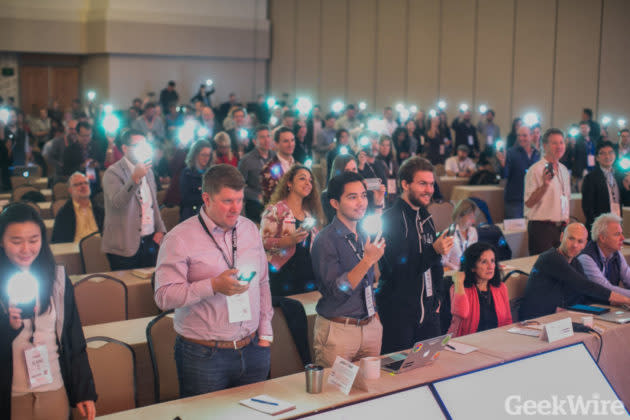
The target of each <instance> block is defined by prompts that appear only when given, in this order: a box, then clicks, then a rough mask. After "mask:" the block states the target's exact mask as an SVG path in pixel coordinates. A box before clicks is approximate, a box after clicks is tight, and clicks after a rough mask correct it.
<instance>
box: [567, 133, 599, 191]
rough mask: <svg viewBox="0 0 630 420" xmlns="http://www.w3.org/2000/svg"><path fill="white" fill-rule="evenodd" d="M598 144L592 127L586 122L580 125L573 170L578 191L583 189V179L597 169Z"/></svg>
mask: <svg viewBox="0 0 630 420" xmlns="http://www.w3.org/2000/svg"><path fill="white" fill-rule="evenodd" d="M596 144H597V142H595V141H593V137H592V136H591V134H590V127H589V125H588V123H587V122H586V121H582V122H581V123H580V135H579V136H578V138H577V139H576V140H575V151H574V155H573V162H571V164H572V166H571V169H572V171H573V177H574V178H575V180H576V183H577V186H578V190H580V189H581V187H582V180H583V178H584V177H585V176H586V175H587V174H588V173H589V172H591V171H592V170H593V169H595V151H596Z"/></svg>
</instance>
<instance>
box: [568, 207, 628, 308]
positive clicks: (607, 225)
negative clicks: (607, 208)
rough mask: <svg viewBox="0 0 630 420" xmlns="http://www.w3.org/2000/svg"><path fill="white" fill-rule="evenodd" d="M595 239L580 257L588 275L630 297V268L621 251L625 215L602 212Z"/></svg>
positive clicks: (596, 224) (593, 230)
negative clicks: (622, 221)
mask: <svg viewBox="0 0 630 420" xmlns="http://www.w3.org/2000/svg"><path fill="white" fill-rule="evenodd" d="M591 238H592V239H593V240H592V241H591V242H589V243H588V244H587V245H586V247H585V248H584V250H583V251H582V254H580V256H578V260H579V261H580V263H581V264H582V268H583V269H584V274H585V275H586V277H587V278H588V279H589V280H590V281H592V282H593V283H597V284H600V285H602V286H604V287H605V288H607V289H608V290H611V291H613V292H617V293H619V294H622V295H624V296H628V297H630V290H629V289H630V267H628V263H627V262H626V259H625V257H624V256H623V255H622V254H621V248H622V246H623V239H624V238H623V231H622V229H621V218H620V217H619V216H617V215H615V214H613V213H604V214H602V215H600V216H599V217H597V218H596V219H595V221H594V222H593V227H592V228H591Z"/></svg>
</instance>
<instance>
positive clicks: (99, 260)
mask: <svg viewBox="0 0 630 420" xmlns="http://www.w3.org/2000/svg"><path fill="white" fill-rule="evenodd" d="M101 239H102V238H101V234H100V233H98V232H94V233H90V234H89V235H88V236H86V237H85V238H82V239H81V240H80V241H79V255H80V256H81V264H82V265H83V272H84V273H87V274H89V273H102V272H107V271H111V270H112V269H111V267H110V265H109V260H108V259H107V255H105V254H104V253H103V251H102V250H101Z"/></svg>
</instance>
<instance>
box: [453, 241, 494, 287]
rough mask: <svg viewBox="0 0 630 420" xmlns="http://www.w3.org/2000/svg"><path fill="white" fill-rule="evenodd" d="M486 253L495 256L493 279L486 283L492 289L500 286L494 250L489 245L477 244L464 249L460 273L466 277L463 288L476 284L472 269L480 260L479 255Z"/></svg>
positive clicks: (475, 276) (484, 243)
mask: <svg viewBox="0 0 630 420" xmlns="http://www.w3.org/2000/svg"><path fill="white" fill-rule="evenodd" d="M486 251H492V253H493V254H494V256H495V267H494V277H492V279H491V280H490V281H489V282H488V283H489V284H490V285H491V286H493V287H499V286H500V285H501V275H500V270H499V264H498V262H497V261H496V255H497V251H496V249H494V247H493V246H492V245H490V244H489V243H486V242H477V243H474V244H472V245H471V246H469V247H468V248H466V251H464V255H463V256H462V265H461V268H460V271H463V272H464V274H465V275H466V277H465V278H464V287H473V286H474V285H475V284H477V275H476V274H475V273H474V272H473V269H474V268H475V266H476V265H477V262H478V261H479V259H480V258H481V254H483V253H484V252H486Z"/></svg>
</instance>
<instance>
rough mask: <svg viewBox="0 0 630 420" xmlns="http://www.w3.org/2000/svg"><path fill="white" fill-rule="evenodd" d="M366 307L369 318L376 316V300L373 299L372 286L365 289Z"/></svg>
mask: <svg viewBox="0 0 630 420" xmlns="http://www.w3.org/2000/svg"><path fill="white" fill-rule="evenodd" d="M365 307H366V308H367V314H368V317H370V316H372V315H374V314H375V313H376V311H375V310H374V298H373V297H372V286H366V287H365Z"/></svg>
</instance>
